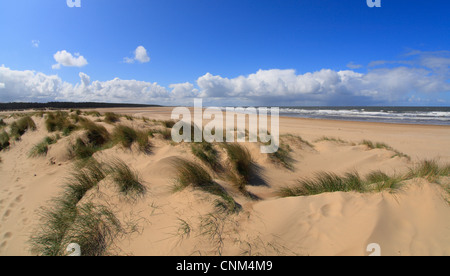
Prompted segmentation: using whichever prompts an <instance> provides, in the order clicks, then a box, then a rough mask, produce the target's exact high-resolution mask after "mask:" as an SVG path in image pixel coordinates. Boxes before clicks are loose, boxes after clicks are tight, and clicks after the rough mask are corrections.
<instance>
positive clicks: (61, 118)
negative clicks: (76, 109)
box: [45, 111, 77, 136]
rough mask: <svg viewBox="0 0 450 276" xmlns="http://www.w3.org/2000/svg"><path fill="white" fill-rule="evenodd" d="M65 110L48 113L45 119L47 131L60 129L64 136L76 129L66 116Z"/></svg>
mask: <svg viewBox="0 0 450 276" xmlns="http://www.w3.org/2000/svg"><path fill="white" fill-rule="evenodd" d="M68 116H69V115H68V113H67V112H62V111H57V112H54V113H48V114H47V119H46V120H45V126H46V128H47V131H48V132H55V131H62V132H63V135H64V136H68V135H69V134H70V133H71V132H72V131H74V130H76V129H77V126H76V125H75V124H73V123H72V122H71V121H70V120H69V117H68Z"/></svg>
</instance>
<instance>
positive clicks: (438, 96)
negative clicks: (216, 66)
mask: <svg viewBox="0 0 450 276" xmlns="http://www.w3.org/2000/svg"><path fill="white" fill-rule="evenodd" d="M449 68H450V56H448V53H439V54H436V53H434V54H430V53H416V54H414V55H411V58H410V59H409V60H408V64H405V63H402V64H394V63H389V64H388V65H387V66H385V67H375V68H371V69H370V70H368V71H367V72H366V73H360V72H355V71H353V70H341V71H337V70H331V69H322V70H319V71H316V72H307V73H302V74H299V73H298V72H296V71H295V70H292V69H285V70H281V69H271V70H259V71H257V72H255V73H253V74H249V75H246V76H237V77H233V78H227V77H222V76H219V75H213V74H210V73H206V74H205V75H203V76H200V77H199V78H198V79H197V81H196V82H195V83H190V82H185V83H175V84H170V85H168V87H163V86H161V85H159V84H158V83H156V82H153V83H152V82H145V81H137V80H122V79H119V78H115V79H112V80H109V81H95V80H91V78H90V76H88V75H87V74H85V73H79V78H80V80H79V82H78V83H76V84H69V83H67V82H64V81H63V80H61V79H60V78H59V77H58V76H49V75H45V74H43V73H39V72H34V71H14V70H11V69H9V68H6V67H4V66H2V67H0V83H3V84H4V85H3V89H0V101H52V100H59V101H101V102H128V103H155V104H170V105H180V104H181V105H183V104H187V103H190V102H191V100H192V99H193V98H196V97H201V98H203V99H204V102H205V105H206V104H208V105H219V106H224V105H267V106H274V105H373V104H380V105H381V104H384V105H399V104H400V105H401V104H405V103H409V102H411V103H419V100H420V102H421V103H425V102H427V103H430V104H432V103H435V104H436V103H437V101H438V100H439V104H443V103H445V101H447V102H448V101H449V99H450V81H449V80H450V70H449ZM0 86H1V85H0Z"/></svg>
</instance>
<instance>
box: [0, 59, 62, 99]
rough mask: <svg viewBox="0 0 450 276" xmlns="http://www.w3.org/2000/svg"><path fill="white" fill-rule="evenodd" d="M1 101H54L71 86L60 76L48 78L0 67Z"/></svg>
mask: <svg viewBox="0 0 450 276" xmlns="http://www.w3.org/2000/svg"><path fill="white" fill-rule="evenodd" d="M0 83H3V84H4V88H3V89H1V90H0V101H3V102H9V101H53V100H55V99H56V98H57V97H58V96H59V95H60V92H61V91H63V90H64V89H69V87H70V85H69V84H67V83H64V82H63V81H62V80H61V79H60V78H59V77H58V76H48V75H45V74H43V73H39V72H34V71H29V70H26V71H16V70H11V69H10V68H7V67H5V66H1V67H0Z"/></svg>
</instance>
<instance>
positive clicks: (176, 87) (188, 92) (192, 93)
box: [169, 82, 198, 98]
mask: <svg viewBox="0 0 450 276" xmlns="http://www.w3.org/2000/svg"><path fill="white" fill-rule="evenodd" d="M169 88H171V89H172V97H174V98H194V97H196V96H197V95H198V89H195V88H194V85H193V84H192V83H189V82H185V83H176V84H171V85H169Z"/></svg>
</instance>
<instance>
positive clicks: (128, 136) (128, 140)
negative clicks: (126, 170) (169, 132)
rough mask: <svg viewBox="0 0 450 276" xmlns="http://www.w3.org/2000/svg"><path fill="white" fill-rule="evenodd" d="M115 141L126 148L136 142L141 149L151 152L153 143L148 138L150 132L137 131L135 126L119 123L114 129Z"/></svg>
mask: <svg viewBox="0 0 450 276" xmlns="http://www.w3.org/2000/svg"><path fill="white" fill-rule="evenodd" d="M112 136H113V138H112V139H113V141H114V143H116V144H121V145H122V146H123V147H124V148H131V145H132V144H133V143H134V142H137V143H138V146H139V150H141V151H142V152H145V153H150V151H151V147H152V145H151V143H150V141H149V139H148V136H149V135H148V134H147V132H145V131H137V130H135V129H134V128H131V127H128V126H124V125H118V126H116V127H115V128H114V131H113V134H112Z"/></svg>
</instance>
